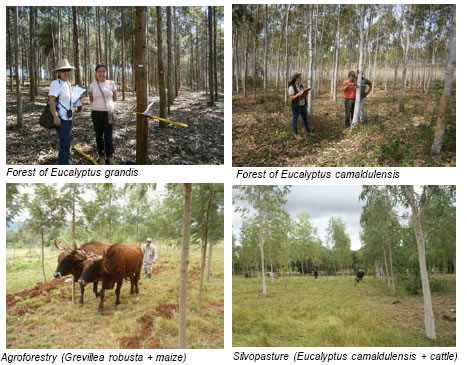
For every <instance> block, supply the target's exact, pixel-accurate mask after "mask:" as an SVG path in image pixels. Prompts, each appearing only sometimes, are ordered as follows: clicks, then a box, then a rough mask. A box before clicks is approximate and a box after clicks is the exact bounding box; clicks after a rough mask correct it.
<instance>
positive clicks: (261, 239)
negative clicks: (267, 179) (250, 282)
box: [258, 190, 267, 295]
mask: <svg viewBox="0 0 467 365" xmlns="http://www.w3.org/2000/svg"><path fill="white" fill-rule="evenodd" d="M258 201H259V202H260V201H261V192H260V191H259V190H258ZM262 214H263V213H262V212H261V210H260V209H259V210H258V232H259V235H258V236H259V250H260V253H261V277H262V280H263V295H266V294H267V292H266V275H265V272H264V237H263V234H262V230H263V216H262Z"/></svg>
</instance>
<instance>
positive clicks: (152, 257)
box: [143, 237, 157, 278]
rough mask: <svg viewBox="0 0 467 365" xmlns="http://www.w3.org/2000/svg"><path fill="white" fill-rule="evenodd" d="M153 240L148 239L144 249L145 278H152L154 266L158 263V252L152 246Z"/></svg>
mask: <svg viewBox="0 0 467 365" xmlns="http://www.w3.org/2000/svg"><path fill="white" fill-rule="evenodd" d="M151 242H152V239H151V238H150V237H148V238H147V239H146V245H145V246H144V248H143V253H144V258H143V271H144V277H145V278H150V277H151V273H152V265H153V264H154V262H156V259H157V252H156V248H155V247H154V246H153V245H152V243H151Z"/></svg>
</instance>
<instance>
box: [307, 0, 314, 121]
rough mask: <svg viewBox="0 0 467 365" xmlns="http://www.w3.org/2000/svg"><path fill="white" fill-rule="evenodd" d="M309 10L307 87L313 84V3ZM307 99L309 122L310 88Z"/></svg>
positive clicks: (311, 112) (309, 117)
mask: <svg viewBox="0 0 467 365" xmlns="http://www.w3.org/2000/svg"><path fill="white" fill-rule="evenodd" d="M308 6H309V11H310V24H309V30H308V87H312V86H313V5H308ZM307 97H308V100H307V114H308V120H309V121H310V122H311V118H312V117H313V107H312V102H313V94H312V91H311V90H310V91H309V92H308V96H307Z"/></svg>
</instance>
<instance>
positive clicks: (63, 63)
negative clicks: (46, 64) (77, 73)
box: [53, 58, 75, 72]
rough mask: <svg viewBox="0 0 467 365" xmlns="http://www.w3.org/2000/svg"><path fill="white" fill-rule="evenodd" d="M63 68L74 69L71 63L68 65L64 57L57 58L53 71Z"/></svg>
mask: <svg viewBox="0 0 467 365" xmlns="http://www.w3.org/2000/svg"><path fill="white" fill-rule="evenodd" d="M65 69H72V70H74V69H75V68H74V67H73V66H72V65H70V62H68V60H67V59H66V58H64V59H62V60H59V61H58V64H57V68H56V69H55V70H53V71H55V72H57V71H60V70H65Z"/></svg>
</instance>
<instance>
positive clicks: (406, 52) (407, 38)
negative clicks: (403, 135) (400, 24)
mask: <svg viewBox="0 0 467 365" xmlns="http://www.w3.org/2000/svg"><path fill="white" fill-rule="evenodd" d="M408 7H409V8H408V9H407V14H406V15H404V25H405V49H404V58H403V62H402V65H403V68H402V81H401V90H400V94H399V107H398V109H397V110H398V112H399V113H401V112H403V111H404V89H405V81H406V77H407V65H408V63H409V48H410V26H409V19H408V18H409V16H410V14H411V11H412V5H411V4H409V5H408Z"/></svg>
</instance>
